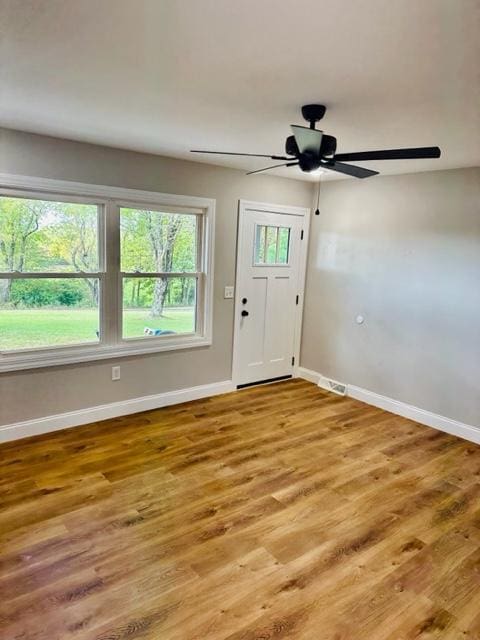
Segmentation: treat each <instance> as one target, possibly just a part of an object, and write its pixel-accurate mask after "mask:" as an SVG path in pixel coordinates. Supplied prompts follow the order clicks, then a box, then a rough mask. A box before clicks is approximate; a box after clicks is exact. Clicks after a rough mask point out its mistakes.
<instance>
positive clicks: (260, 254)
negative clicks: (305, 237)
mask: <svg viewBox="0 0 480 640" xmlns="http://www.w3.org/2000/svg"><path fill="white" fill-rule="evenodd" d="M289 249H290V227H280V226H270V225H261V224H257V225H255V251H254V265H255V266H266V265H269V266H272V265H285V264H288V258H289Z"/></svg>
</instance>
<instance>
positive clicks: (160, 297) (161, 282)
mask: <svg viewBox="0 0 480 640" xmlns="http://www.w3.org/2000/svg"><path fill="white" fill-rule="evenodd" d="M166 294H167V279H166V278H157V279H156V280H155V284H154V285H153V302H152V309H151V312H150V315H151V316H152V318H159V317H160V316H161V315H162V314H163V305H164V303H165V296H166Z"/></svg>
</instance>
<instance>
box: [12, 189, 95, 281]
mask: <svg viewBox="0 0 480 640" xmlns="http://www.w3.org/2000/svg"><path fill="white" fill-rule="evenodd" d="M97 214H98V207H97V205H92V204H75V203H68V202H52V201H50V200H34V199H27V198H11V197H6V196H0V271H31V272H33V271H43V272H45V271H47V272H52V271H70V272H72V271H86V272H89V271H90V272H92V271H98V270H99V266H98V228H97V227H98V223H97Z"/></svg>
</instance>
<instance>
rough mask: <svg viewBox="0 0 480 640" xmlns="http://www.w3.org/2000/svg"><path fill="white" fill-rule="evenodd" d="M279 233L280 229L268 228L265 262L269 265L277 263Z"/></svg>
mask: <svg viewBox="0 0 480 640" xmlns="http://www.w3.org/2000/svg"><path fill="white" fill-rule="evenodd" d="M277 231H278V227H267V257H266V260H265V262H267V263H268V264H274V263H275V256H276V255H277Z"/></svg>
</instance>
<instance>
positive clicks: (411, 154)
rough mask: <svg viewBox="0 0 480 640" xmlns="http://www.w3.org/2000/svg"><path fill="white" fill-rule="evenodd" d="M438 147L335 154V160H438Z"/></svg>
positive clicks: (439, 152)
mask: <svg viewBox="0 0 480 640" xmlns="http://www.w3.org/2000/svg"><path fill="white" fill-rule="evenodd" d="M440 154H441V151H440V149H439V148H438V147H417V148H413V149H383V150H379V151H359V152H358V153H337V154H336V156H335V160H342V161H343V160H353V161H357V162H362V161H364V160H413V159H415V158H439V157H440Z"/></svg>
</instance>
